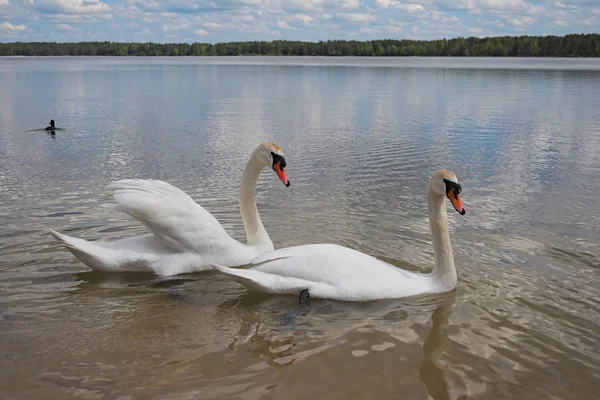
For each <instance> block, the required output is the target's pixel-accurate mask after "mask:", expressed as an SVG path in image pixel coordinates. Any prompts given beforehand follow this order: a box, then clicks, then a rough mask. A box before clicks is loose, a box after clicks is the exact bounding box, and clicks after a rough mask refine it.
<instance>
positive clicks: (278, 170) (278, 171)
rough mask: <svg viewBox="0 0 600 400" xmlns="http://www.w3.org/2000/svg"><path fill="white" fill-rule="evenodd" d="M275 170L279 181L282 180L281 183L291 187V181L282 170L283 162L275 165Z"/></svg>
mask: <svg viewBox="0 0 600 400" xmlns="http://www.w3.org/2000/svg"><path fill="white" fill-rule="evenodd" d="M273 170H274V171H275V173H276V174H277V176H278V177H279V179H281V182H283V184H284V185H285V186H287V187H290V180H289V179H288V177H287V174H286V173H285V171H284V170H283V168H281V161H277V162H276V163H275V164H273Z"/></svg>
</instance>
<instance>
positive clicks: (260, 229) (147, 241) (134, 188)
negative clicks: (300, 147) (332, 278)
mask: <svg viewBox="0 0 600 400" xmlns="http://www.w3.org/2000/svg"><path fill="white" fill-rule="evenodd" d="M265 167H271V168H272V169H273V170H274V171H275V172H276V173H277V176H278V177H279V179H280V180H281V181H282V182H283V183H284V185H286V186H288V187H289V186H290V181H289V180H288V177H287V173H286V171H285V167H286V161H285V158H284V154H283V151H282V150H281V148H280V147H279V146H277V145H276V144H274V143H263V144H261V145H259V146H258V147H257V148H256V149H255V150H254V152H253V153H252V155H251V156H250V159H249V161H248V163H247V164H246V169H245V170H244V174H243V177H242V182H241V185H240V213H241V215H242V221H243V223H244V228H245V231H246V239H247V242H246V244H244V243H240V242H239V241H237V240H235V239H233V238H232V237H231V236H229V235H228V234H227V232H226V231H225V229H224V228H223V227H222V226H221V224H220V223H219V221H217V219H216V218H215V217H214V216H213V215H212V214H210V213H209V212H208V211H207V210H205V209H204V208H203V207H202V206H200V205H199V204H198V203H196V202H195V201H194V200H193V199H192V198H191V197H190V196H188V195H187V194H185V193H184V192H183V191H182V190H180V189H178V188H176V187H174V186H173V185H170V184H168V183H166V182H163V181H158V180H141V179H124V180H120V181H116V182H113V183H111V184H110V185H109V186H108V189H109V190H110V191H111V192H112V196H113V198H114V200H115V204H109V205H107V206H108V207H109V208H112V209H114V210H116V211H121V212H124V213H126V214H129V215H130V216H132V217H134V218H136V219H137V220H138V221H140V222H141V223H142V224H144V225H145V226H146V228H147V229H148V230H149V232H150V234H148V235H144V236H139V237H133V238H126V239H120V240H116V241H109V242H98V241H94V242H90V241H87V240H83V239H79V238H74V237H70V236H67V235H65V234H62V233H59V232H55V231H53V230H50V232H51V233H52V235H53V236H54V237H55V238H56V239H58V240H59V241H60V242H61V244H62V245H64V246H65V247H66V248H67V249H68V250H69V251H70V252H71V253H73V255H74V256H75V257H77V258H78V259H79V260H80V261H81V262H83V263H84V264H86V265H87V266H89V267H90V268H92V269H94V270H100V271H150V272H154V273H156V274H158V275H176V274H181V273H189V272H196V271H203V270H207V269H210V267H209V264H211V263H218V264H220V265H224V266H228V267H236V266H240V265H244V264H247V263H249V262H250V261H251V260H252V259H253V258H255V257H256V256H258V255H260V254H262V253H264V252H266V251H272V250H273V249H274V247H273V242H271V239H270V238H269V235H268V234H267V231H266V230H265V227H264V226H263V223H262V221H261V219H260V215H259V214H258V209H257V207H256V197H255V192H256V184H257V181H258V178H259V175H260V173H261V171H262V170H263V168H265Z"/></svg>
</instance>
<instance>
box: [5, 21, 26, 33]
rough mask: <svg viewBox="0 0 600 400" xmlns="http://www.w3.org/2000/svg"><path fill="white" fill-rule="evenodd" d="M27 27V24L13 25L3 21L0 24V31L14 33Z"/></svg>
mask: <svg viewBox="0 0 600 400" xmlns="http://www.w3.org/2000/svg"><path fill="white" fill-rule="evenodd" d="M26 29H27V26H25V25H23V24H21V25H13V24H11V23H10V22H4V23H2V24H0V32H2V33H8V34H10V33H16V32H20V31H24V30H26Z"/></svg>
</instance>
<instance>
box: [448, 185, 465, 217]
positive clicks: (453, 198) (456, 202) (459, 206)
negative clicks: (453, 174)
mask: <svg viewBox="0 0 600 400" xmlns="http://www.w3.org/2000/svg"><path fill="white" fill-rule="evenodd" d="M448 199H450V203H452V205H453V206H454V209H455V210H456V212H458V213H459V214H460V215H465V214H466V212H467V210H465V207H464V206H463V203H462V201H460V195H459V194H457V193H456V190H455V189H451V190H450V191H449V192H448Z"/></svg>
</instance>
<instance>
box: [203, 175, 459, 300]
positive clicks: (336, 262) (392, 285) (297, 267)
mask: <svg viewBox="0 0 600 400" xmlns="http://www.w3.org/2000/svg"><path fill="white" fill-rule="evenodd" d="M461 191H462V188H461V187H460V185H459V184H458V181H457V179H456V176H455V175H454V173H452V172H451V171H449V170H440V171H436V172H435V173H434V174H433V176H432V177H431V180H430V184H429V187H428V206H429V207H428V208H429V222H430V228H431V234H432V238H433V246H434V258H435V266H434V268H433V271H432V272H431V273H428V274H421V273H415V272H409V271H405V270H402V269H399V268H397V267H395V266H393V265H391V264H388V263H386V262H384V261H381V260H379V259H377V258H375V257H372V256H370V255H367V254H364V253H361V252H359V251H356V250H352V249H349V248H346V247H342V246H338V245H335V244H316V245H305V246H295V247H289V248H285V249H280V250H275V251H271V252H267V253H264V254H261V255H259V256H258V257H256V258H254V259H253V260H252V264H253V266H252V267H251V268H250V269H236V270H234V269H231V268H227V267H226V266H222V265H217V264H213V265H211V267H212V268H213V269H214V270H216V271H217V272H219V273H221V274H223V275H226V276H228V277H230V278H231V279H233V280H236V281H238V282H240V283H241V284H243V285H245V286H246V287H248V288H249V289H252V290H255V291H260V292H265V293H274V294H293V295H299V294H300V293H301V292H302V291H304V290H308V292H309V293H310V296H311V297H317V298H329V299H335V300H345V301H365V300H377V299H390V298H401V297H408V296H414V295H419V294H425V293H441V292H447V291H450V290H452V289H454V288H455V287H456V282H457V276H456V269H455V267H454V259H453V255H452V248H451V245H450V236H449V232H448V221H447V214H446V207H445V203H444V196H447V197H448V198H449V199H450V201H451V202H452V204H453V205H454V207H455V208H456V210H457V211H458V212H459V213H460V214H461V215H463V214H464V213H465V209H464V207H463V205H462V202H461V200H460V196H459V194H460V192H461Z"/></svg>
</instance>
